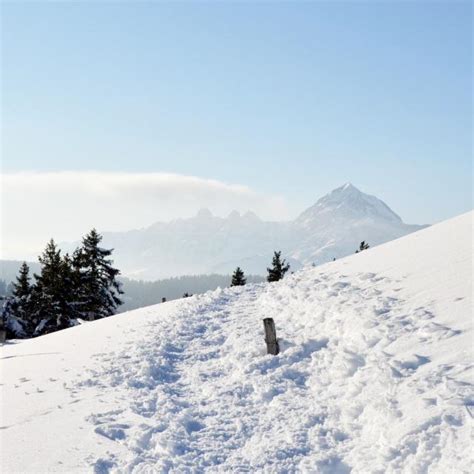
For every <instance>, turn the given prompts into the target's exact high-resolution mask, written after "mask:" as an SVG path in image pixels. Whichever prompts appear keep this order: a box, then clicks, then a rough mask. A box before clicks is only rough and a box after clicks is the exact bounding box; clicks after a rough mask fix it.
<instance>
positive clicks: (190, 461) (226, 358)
mask: <svg viewBox="0 0 474 474" xmlns="http://www.w3.org/2000/svg"><path fill="white" fill-rule="evenodd" d="M400 283H401V282H399V281H398V282H397V281H395V282H388V281H387V279H386V278H384V277H382V276H378V275H376V274H374V273H362V274H359V275H358V276H357V278H356V279H355V281H354V280H353V281H350V280H349V279H347V278H346V277H344V275H339V274H335V275H331V274H329V273H320V274H317V277H315V278H313V279H308V275H298V276H293V277H292V278H291V279H290V280H289V281H288V282H286V284H285V285H280V286H278V285H274V286H272V287H270V288H268V287H266V286H264V285H259V286H255V287H253V288H252V291H239V290H225V291H217V292H214V293H213V294H212V295H206V296H204V297H201V298H198V301H199V303H198V305H196V304H195V303H194V302H191V301H190V302H189V304H188V305H183V307H182V309H181V313H180V317H179V318H177V319H174V318H168V319H166V320H165V321H160V320H155V321H154V322H153V323H150V324H149V327H148V331H147V332H148V334H147V337H146V338H144V339H143V340H142V341H139V343H138V347H136V346H137V344H136V342H134V343H133V346H135V350H133V347H132V344H130V347H126V348H125V349H124V350H122V351H121V352H119V353H112V354H108V355H107V356H98V361H97V363H98V366H99V369H98V370H97V371H94V372H92V374H91V377H90V378H88V379H86V381H85V382H84V383H85V384H86V385H97V384H99V385H100V386H101V387H102V388H103V389H106V390H107V388H108V390H109V391H110V393H108V394H104V393H103V394H102V396H103V397H111V399H109V398H106V400H107V401H106V405H107V406H115V407H119V408H118V409H116V410H113V411H109V410H106V411H105V412H98V413H94V414H93V415H91V416H90V418H89V421H90V423H92V424H93V425H94V430H95V433H97V434H99V435H102V436H104V437H106V438H107V439H109V440H113V441H114V442H116V443H121V444H123V445H125V446H126V448H127V451H128V453H129V454H128V456H127V457H126V458H125V459H119V458H115V457H114V456H113V455H112V456H111V457H110V458H107V459H104V458H101V459H99V460H97V462H96V464H95V466H96V470H97V472H101V471H103V470H104V469H103V468H104V466H106V467H108V468H111V467H113V468H116V469H117V470H118V471H120V472H130V471H132V472H143V471H144V470H146V469H156V470H158V471H160V472H161V471H168V470H176V471H178V472H183V471H186V470H189V469H205V468H210V467H217V466H219V468H220V469H223V470H242V471H245V470H246V469H248V468H249V466H252V470H253V469H263V468H264V467H266V468H272V467H273V468H275V469H278V470H282V471H288V470H290V471H291V470H294V469H297V470H309V471H311V470H314V469H317V470H318V472H349V471H350V466H364V470H366V472H367V469H368V466H370V469H371V471H370V472H389V471H390V469H392V470H393V471H397V470H399V469H412V470H413V472H423V471H424V470H425V469H426V468H427V467H428V466H430V465H432V464H433V463H436V462H437V461H439V458H440V456H441V451H442V449H455V447H454V446H452V445H450V444H451V443H453V442H456V428H457V427H459V426H460V425H461V424H462V416H465V415H463V414H462V412H461V413H459V411H460V410H455V411H456V412H457V413H447V414H445V415H444V416H440V415H436V416H433V417H432V418H430V419H429V421H428V422H424V423H423V424H421V425H420V426H419V427H418V428H417V430H414V431H413V430H412V431H410V432H408V433H406V435H405V436H404V437H402V438H401V439H400V440H398V442H397V443H395V444H393V440H391V439H387V437H386V436H387V435H386V431H387V427H390V425H392V424H394V423H398V422H399V421H400V420H402V419H403V417H404V416H407V415H406V414H405V413H403V410H402V409H401V407H400V406H399V402H398V397H399V396H400V395H401V393H400V391H401V392H402V393H403V396H404V397H414V399H417V400H421V403H423V404H426V405H430V404H449V403H451V402H452V401H453V400H457V401H458V402H459V403H462V402H463V401H464V398H463V394H464V392H466V391H467V389H468V387H465V386H463V384H462V383H459V382H457V381H456V380H455V378H454V379H453V380H452V381H451V382H450V383H446V381H447V380H449V379H450V377H451V378H452V375H455V374H456V373H459V372H462V370H463V369H464V367H462V366H457V367H441V368H437V370H436V371H433V372H432V373H429V374H428V377H426V375H424V376H423V377H422V379H423V380H424V379H427V380H429V382H426V383H421V384H420V383H419V380H418V377H417V371H418V369H419V368H420V367H421V366H423V365H424V364H427V363H429V362H430V358H429V357H427V356H425V355H423V354H412V355H411V356H410V357H408V358H406V359H403V360H399V359H397V358H396V357H394V356H393V355H392V354H391V353H390V345H391V343H392V342H393V341H396V340H397V339H400V338H402V337H403V336H404V335H408V334H415V335H416V338H417V339H418V342H419V343H420V344H424V343H432V342H435V341H438V340H442V339H446V338H450V337H453V336H455V335H456V334H457V333H458V332H457V331H456V329H453V328H449V327H447V326H443V325H440V324H437V323H434V322H433V319H434V315H433V314H432V313H431V312H430V311H429V310H428V309H426V308H413V310H412V312H410V313H408V314H407V313H406V312H405V311H404V305H403V304H402V303H403V302H401V301H400V300H399V299H398V298H397V287H398V286H399V285H400ZM379 286H380V287H383V289H384V291H383V292H382V291H380V289H379ZM387 287H391V288H392V291H391V292H387ZM321 302H324V305H322V304H321ZM274 315H278V317H277V326H278V330H279V335H280V337H281V338H282V339H281V345H282V354H281V355H280V356H279V357H272V356H266V355H264V344H263V341H262V340H258V339H256V338H255V335H254V331H252V330H251V327H252V326H254V325H255V323H256V322H259V320H260V319H263V317H266V316H274ZM362 321H363V325H364V331H361V330H360V329H361V328H360V324H361V322H362ZM163 334H166V335H167V337H165V338H163ZM308 334H310V335H311V336H312V337H310V338H308V337H307V335H308ZM315 336H316V337H315ZM167 341H168V342H167ZM170 341H173V342H170ZM236 348H237V351H236ZM439 384H441V385H443V384H445V385H444V386H443V392H442V396H441V397H435V398H434V399H433V398H432V397H431V396H430V388H431V389H432V388H433V387H434V386H437V385H439ZM117 388H119V390H118V393H119V394H120V395H118V397H119V398H118V399H117V394H116V392H117ZM123 389H124V390H125V392H124V391H123ZM381 394H383V396H380V395H381ZM466 396H467V395H466ZM335 400H336V402H335ZM413 403H416V401H415V400H414V401H413ZM408 416H411V414H409V415H408ZM384 432H385V433H384ZM447 433H450V434H451V436H452V439H450V437H449V436H447ZM442 435H443V436H442ZM442 437H443V439H441V438H442ZM275 440H278V442H277V443H275ZM106 471H107V469H106ZM361 472H362V471H361Z"/></svg>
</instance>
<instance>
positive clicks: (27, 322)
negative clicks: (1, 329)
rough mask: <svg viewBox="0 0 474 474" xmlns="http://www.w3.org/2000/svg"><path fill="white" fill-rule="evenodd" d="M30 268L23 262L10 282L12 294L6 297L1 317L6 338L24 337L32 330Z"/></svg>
mask: <svg viewBox="0 0 474 474" xmlns="http://www.w3.org/2000/svg"><path fill="white" fill-rule="evenodd" d="M31 290H32V287H31V284H30V268H29V267H28V265H27V264H26V262H23V264H22V265H21V267H20V271H19V274H18V276H17V277H16V281H15V282H14V283H13V284H12V294H11V296H10V297H8V298H6V301H5V304H4V307H3V314H2V319H3V322H4V325H5V328H6V331H7V337H8V338H14V337H24V336H27V335H28V334H31V333H32V331H33V329H34V328H33V323H32V319H31Z"/></svg>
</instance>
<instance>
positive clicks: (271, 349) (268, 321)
mask: <svg viewBox="0 0 474 474" xmlns="http://www.w3.org/2000/svg"><path fill="white" fill-rule="evenodd" d="M263 327H264V329H265V342H266V343H267V354H272V355H277V354H278V353H279V352H280V347H279V345H278V341H277V338H276V329H275V322H274V321H273V318H265V319H264V320H263Z"/></svg>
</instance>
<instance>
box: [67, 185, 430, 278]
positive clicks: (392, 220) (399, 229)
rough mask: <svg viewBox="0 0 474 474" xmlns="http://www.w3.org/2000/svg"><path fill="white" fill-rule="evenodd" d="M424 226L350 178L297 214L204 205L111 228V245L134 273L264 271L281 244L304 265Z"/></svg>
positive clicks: (119, 263) (152, 275)
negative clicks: (186, 213)
mask: <svg viewBox="0 0 474 474" xmlns="http://www.w3.org/2000/svg"><path fill="white" fill-rule="evenodd" d="M420 228H422V226H417V225H407V224H404V223H403V222H402V220H401V219H400V217H398V216H397V215H396V214H395V213H394V212H393V211H392V210H390V208H389V207H388V206H387V205H386V204H384V203H383V202H382V201H380V200H379V199H377V198H376V197H374V196H370V195H368V194H365V193H363V192H361V191H359V190H358V189H357V188H356V187H354V186H353V185H351V184H346V185H344V186H342V187H340V188H338V189H335V190H334V191H332V192H331V193H329V194H328V195H326V196H324V197H323V198H321V199H320V200H318V201H317V202H316V204H315V205H314V206H312V207H310V208H309V209H307V210H306V211H305V212H303V213H302V214H301V215H300V216H299V217H298V218H297V219H295V220H294V221H291V222H265V221H262V220H261V219H259V218H258V217H257V216H256V215H255V214H253V213H252V212H247V213H245V214H243V215H240V214H239V213H238V212H236V211H233V212H232V213H231V214H230V215H229V216H228V217H227V218H225V219H224V218H221V217H216V216H213V215H212V214H211V212H210V211H209V210H207V209H203V210H201V211H199V212H198V214H197V215H196V216H195V217H193V218H190V219H177V220H175V221H172V222H169V223H162V222H158V223H156V224H153V225H152V226H150V227H148V228H146V229H141V230H133V231H130V232H116V233H107V232H106V233H104V245H105V246H106V247H111V248H114V249H115V251H114V259H115V263H116V265H117V266H118V268H120V269H121V270H122V274H124V275H125V276H128V277H130V278H138V279H145V280H154V279H158V278H166V277H170V276H176V275H192V274H196V275H197V274H205V273H222V274H229V273H231V272H233V271H234V270H235V268H236V267H237V266H241V267H242V268H243V269H244V270H245V272H246V273H252V274H256V275H262V274H265V271H266V267H267V266H268V264H269V262H270V261H271V257H272V255H273V251H274V250H282V251H283V254H284V255H285V257H286V258H287V259H288V260H289V261H290V263H291V265H292V268H293V269H298V268H300V267H301V266H302V265H304V264H308V263H313V262H316V263H318V264H321V263H324V262H328V261H331V260H332V259H333V258H335V257H336V258H340V257H344V256H346V255H350V254H351V253H353V252H354V251H355V249H356V248H358V245H359V243H360V242H361V241H362V240H365V241H368V242H369V243H370V245H371V246H374V245H378V244H381V243H384V242H388V241H389V240H393V239H396V238H398V237H401V236H403V235H406V234H409V233H410V232H413V231H415V230H419V229H420ZM73 247H74V246H72V247H66V249H67V250H71V249H72V248H73Z"/></svg>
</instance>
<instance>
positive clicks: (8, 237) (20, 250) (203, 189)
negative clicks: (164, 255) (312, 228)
mask: <svg viewBox="0 0 474 474" xmlns="http://www.w3.org/2000/svg"><path fill="white" fill-rule="evenodd" d="M1 181H2V191H1V198H2V230H1V239H2V242H1V243H2V245H1V247H2V248H1V250H2V252H1V254H2V255H1V257H2V258H17V259H23V258H31V256H32V255H34V254H35V253H36V252H37V251H38V250H40V249H42V248H43V246H44V244H45V242H46V241H47V240H48V239H50V238H51V237H54V238H55V239H56V240H58V241H62V240H76V239H78V238H79V237H80V236H81V235H82V234H84V233H86V232H87V231H88V230H89V229H90V228H92V227H96V228H97V229H99V230H100V231H104V230H107V231H116V230H128V229H133V228H140V227H144V226H148V225H150V224H152V223H153V222H156V221H167V220H171V219H174V218H178V217H190V216H192V215H194V214H195V213H196V212H197V211H198V210H199V209H200V208H203V207H204V208H208V209H210V210H211V211H212V212H213V213H214V214H215V215H221V216H224V215H226V214H228V213H229V212H231V211H232V210H233V209H235V210H237V211H239V212H245V211H247V210H252V211H254V212H255V213H257V214H258V215H259V216H261V217H262V218H265V219H274V220H281V219H286V218H288V217H289V209H288V206H287V203H286V202H285V200H284V199H283V198H281V197H277V196H269V195H265V194H262V193H259V192H257V191H255V190H252V189H250V188H249V187H247V186H241V185H236V184H227V183H223V182H221V181H216V180H211V179H203V178H198V177H195V176H183V175H177V174H167V173H112V172H97V171H88V172H75V171H64V172H47V173H46V172H45V173H43V172H29V173H4V174H2V176H1Z"/></svg>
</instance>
